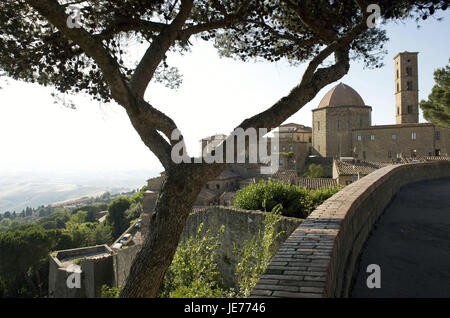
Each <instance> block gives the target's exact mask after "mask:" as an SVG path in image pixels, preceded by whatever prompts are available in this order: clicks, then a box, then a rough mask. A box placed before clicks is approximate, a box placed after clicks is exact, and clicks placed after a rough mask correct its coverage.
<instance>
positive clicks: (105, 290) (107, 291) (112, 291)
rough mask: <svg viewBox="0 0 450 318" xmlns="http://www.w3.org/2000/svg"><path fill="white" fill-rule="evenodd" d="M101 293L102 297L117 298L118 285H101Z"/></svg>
mask: <svg viewBox="0 0 450 318" xmlns="http://www.w3.org/2000/svg"><path fill="white" fill-rule="evenodd" d="M101 293H102V294H101V297H102V298H118V297H119V293H120V287H109V286H108V285H102V289H101Z"/></svg>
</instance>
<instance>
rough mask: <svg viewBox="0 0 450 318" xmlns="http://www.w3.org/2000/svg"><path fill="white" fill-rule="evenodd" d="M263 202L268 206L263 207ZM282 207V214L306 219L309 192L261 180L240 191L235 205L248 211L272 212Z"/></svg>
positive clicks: (273, 181) (296, 187) (279, 182)
mask: <svg viewBox="0 0 450 318" xmlns="http://www.w3.org/2000/svg"><path fill="white" fill-rule="evenodd" d="M263 202H265V203H266V206H265V207H264V206H263ZM278 204H281V205H282V209H281V214H282V215H284V216H290V217H299V218H303V217H306V216H307V214H308V211H309V206H310V205H311V202H310V198H309V196H308V191H307V190H306V189H305V188H301V187H298V186H296V185H291V184H285V183H283V182H281V181H276V180H272V179H269V180H261V181H260V182H258V183H253V184H249V185H248V186H246V187H245V188H243V189H241V190H239V191H238V192H237V194H236V198H235V200H234V205H235V206H237V207H239V208H241V209H246V210H261V211H264V210H265V208H267V210H269V211H271V210H273V209H274V208H275V206H277V205H278Z"/></svg>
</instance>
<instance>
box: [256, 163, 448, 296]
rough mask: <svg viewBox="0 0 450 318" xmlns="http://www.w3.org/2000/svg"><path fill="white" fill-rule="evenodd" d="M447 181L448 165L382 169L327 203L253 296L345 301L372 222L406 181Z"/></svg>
mask: <svg viewBox="0 0 450 318" xmlns="http://www.w3.org/2000/svg"><path fill="white" fill-rule="evenodd" d="M440 178H450V162H449V161H441V162H426V163H412V164H402V165H393V166H387V167H384V168H381V169H379V170H376V171H375V172H373V173H371V174H369V175H368V176H366V177H364V178H362V179H360V180H359V181H357V182H354V183H352V184H350V185H348V186H347V187H345V188H344V189H343V190H342V191H340V192H338V193H336V194H335V195H333V196H332V197H331V198H329V199H328V200H326V201H325V202H324V203H323V204H322V205H320V206H319V207H318V208H317V209H316V210H314V211H313V212H312V213H311V215H310V216H309V217H308V218H307V219H306V220H305V221H304V222H302V223H301V224H300V225H299V226H298V227H297V228H296V229H295V231H294V232H293V233H292V234H291V235H290V237H289V238H288V239H287V240H286V241H285V242H284V244H283V245H282V246H281V247H280V249H279V250H278V252H277V254H276V255H275V257H274V258H273V259H272V262H271V264H270V265H269V266H268V268H267V269H266V271H265V273H264V274H263V275H262V277H261V279H260V280H259V282H258V283H257V285H256V287H255V288H254V290H253V292H252V297H348V296H349V291H350V287H351V279H352V275H353V271H354V269H355V263H356V261H357V259H358V257H359V255H360V253H361V251H362V248H363V245H364V243H365V241H366V240H367V238H368V236H369V234H370V232H371V230H372V227H373V225H374V223H375V222H376V221H377V219H378V218H379V217H380V215H381V214H382V213H383V212H384V210H385V208H386V206H387V205H388V204H389V203H390V202H391V200H392V199H393V197H394V196H395V194H396V193H397V192H398V190H399V189H400V188H401V187H402V186H404V185H406V184H409V183H414V182H418V181H423V180H430V179H440Z"/></svg>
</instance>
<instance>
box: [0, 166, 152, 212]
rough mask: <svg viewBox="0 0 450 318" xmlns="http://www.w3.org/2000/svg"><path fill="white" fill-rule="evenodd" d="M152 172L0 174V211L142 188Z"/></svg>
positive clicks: (16, 209)
mask: <svg viewBox="0 0 450 318" xmlns="http://www.w3.org/2000/svg"><path fill="white" fill-rule="evenodd" d="M154 175H155V173H151V172H149V171H133V172H110V173H103V174H102V173H95V174H93V173H89V174H88V173H85V174H80V173H79V174H68V173H67V174H66V175H61V174H58V175H49V174H42V173H41V174H37V173H27V174H24V173H3V174H0V213H3V212H6V211H11V212H12V211H16V212H20V211H22V210H23V209H24V208H26V207H27V206H29V207H32V208H36V207H38V206H41V205H48V204H53V203H57V202H61V201H67V200H72V199H77V198H81V197H84V196H89V197H95V196H98V195H101V194H102V193H103V192H106V191H109V192H111V194H114V193H118V192H122V191H129V190H132V189H137V188H140V187H142V186H143V185H145V184H146V180H147V179H148V178H150V177H152V176H154Z"/></svg>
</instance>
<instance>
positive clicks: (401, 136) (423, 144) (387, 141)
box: [353, 124, 450, 162]
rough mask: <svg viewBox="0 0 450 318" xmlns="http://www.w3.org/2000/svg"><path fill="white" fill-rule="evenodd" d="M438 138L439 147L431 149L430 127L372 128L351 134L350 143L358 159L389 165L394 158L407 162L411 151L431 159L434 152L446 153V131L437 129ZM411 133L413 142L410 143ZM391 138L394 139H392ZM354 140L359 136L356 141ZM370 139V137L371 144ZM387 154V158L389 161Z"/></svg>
mask: <svg viewBox="0 0 450 318" xmlns="http://www.w3.org/2000/svg"><path fill="white" fill-rule="evenodd" d="M439 131H441V134H442V137H441V139H440V140H439V147H436V146H435V126H434V125H433V124H403V125H383V126H372V127H368V128H363V129H356V130H354V131H353V142H354V146H355V149H356V153H357V155H358V159H361V160H367V161H377V162H389V161H392V160H393V159H395V158H396V157H397V154H398V155H401V156H402V157H407V158H410V157H412V156H411V153H412V151H413V150H416V154H417V156H434V155H435V150H436V149H440V150H441V154H442V155H445V153H444V152H446V151H447V149H450V138H446V137H447V136H446V135H445V133H446V132H447V130H446V129H444V128H441V129H439ZM413 133H415V137H416V139H412V134H413ZM392 135H395V139H393V137H392ZM358 136H361V137H360V139H361V140H358ZM370 136H374V140H371V138H370ZM389 152H390V154H391V157H389Z"/></svg>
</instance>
